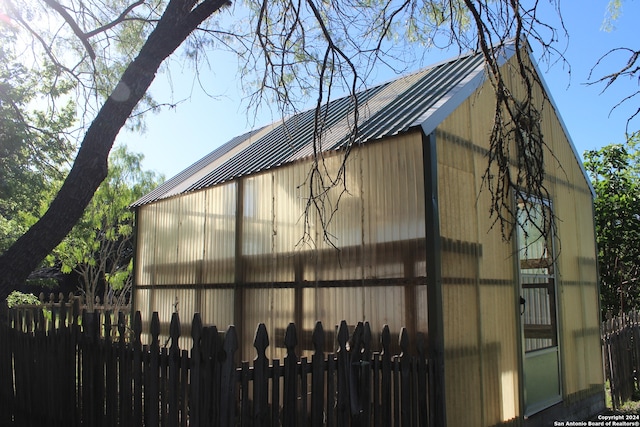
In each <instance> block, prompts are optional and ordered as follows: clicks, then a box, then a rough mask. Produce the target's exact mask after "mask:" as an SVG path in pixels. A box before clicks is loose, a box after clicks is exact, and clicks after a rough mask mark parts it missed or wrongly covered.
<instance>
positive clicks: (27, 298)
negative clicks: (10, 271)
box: [7, 291, 40, 308]
mask: <svg viewBox="0 0 640 427" xmlns="http://www.w3.org/2000/svg"><path fill="white" fill-rule="evenodd" d="M22 304H28V305H40V300H39V299H38V297H37V296H35V295H34V294H23V293H22V292H20V291H13V292H11V293H10V294H9V296H8V297H7V305H8V306H9V308H11V307H14V306H16V305H22Z"/></svg>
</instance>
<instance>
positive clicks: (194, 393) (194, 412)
mask: <svg viewBox="0 0 640 427" xmlns="http://www.w3.org/2000/svg"><path fill="white" fill-rule="evenodd" d="M201 337H202V318H201V317H200V313H195V314H194V315H193V320H192V321H191V343H192V346H191V365H190V366H189V369H190V375H191V383H190V386H191V389H190V390H189V395H190V397H191V399H190V400H189V403H190V405H189V409H190V411H191V412H190V414H189V416H190V418H189V419H190V421H191V425H193V426H195V427H200V422H201V418H200V411H201V408H202V402H201V399H200V398H198V396H200V381H201V375H202V371H201V369H202V354H201V353H202V349H201V347H200V339H201Z"/></svg>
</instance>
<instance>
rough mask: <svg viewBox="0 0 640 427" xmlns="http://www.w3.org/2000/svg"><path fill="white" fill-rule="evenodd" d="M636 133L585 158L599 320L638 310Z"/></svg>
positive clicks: (639, 144)
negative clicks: (597, 272) (598, 285)
mask: <svg viewBox="0 0 640 427" xmlns="http://www.w3.org/2000/svg"><path fill="white" fill-rule="evenodd" d="M639 148H640V133H635V134H634V135H632V136H631V137H630V138H629V139H628V141H627V142H626V143H625V144H611V145H607V146H605V147H603V148H601V149H599V150H591V151H587V152H585V153H584V158H585V168H586V170H587V172H588V174H589V176H590V178H591V182H592V184H593V187H594V189H595V192H596V198H595V201H594V208H595V220H596V239H597V242H598V262H599V266H600V282H601V302H602V312H603V316H604V315H605V314H606V313H607V312H608V311H610V312H612V313H613V314H617V313H622V312H625V311H628V310H630V309H632V308H640V287H639V286H638V276H639V273H640V150H639Z"/></svg>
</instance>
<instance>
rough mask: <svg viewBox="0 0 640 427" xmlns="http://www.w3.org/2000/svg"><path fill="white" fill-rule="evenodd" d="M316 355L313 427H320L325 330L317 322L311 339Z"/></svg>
mask: <svg viewBox="0 0 640 427" xmlns="http://www.w3.org/2000/svg"><path fill="white" fill-rule="evenodd" d="M311 340H312V342H313V348H314V353H313V356H311V366H312V368H311V425H312V427H320V426H322V423H323V418H324V413H323V412H324V405H323V404H322V403H323V400H324V399H323V393H324V372H325V369H324V341H325V338H324V329H323V328H322V323H321V322H319V321H318V322H316V326H315V327H314V328H313V335H312V338H311Z"/></svg>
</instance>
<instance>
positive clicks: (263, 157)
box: [132, 49, 513, 207]
mask: <svg viewBox="0 0 640 427" xmlns="http://www.w3.org/2000/svg"><path fill="white" fill-rule="evenodd" d="M512 53H513V50H512V49H506V53H505V55H506V56H505V60H506V59H508V58H506V57H510V56H511V54H512ZM483 80H484V60H483V57H482V55H481V54H478V53H470V54H467V55H463V56H460V57H457V58H454V59H452V60H448V61H443V62H440V63H438V64H436V65H432V66H430V67H428V68H426V69H423V70H420V71H418V72H416V73H413V74H410V75H407V76H404V77H401V78H398V79H396V80H393V81H390V82H387V83H383V84H380V85H378V86H375V87H372V88H370V89H367V90H364V91H362V92H360V93H358V94H357V99H358V105H359V110H358V112H359V116H358V121H359V122H358V134H357V142H358V143H366V142H367V141H371V140H376V139H380V138H384V137H386V136H391V135H395V134H398V133H402V132H406V131H408V130H409V129H411V128H414V127H417V126H422V128H423V130H424V131H425V133H430V132H431V131H433V130H435V128H436V126H437V125H438V124H439V123H440V122H441V121H442V120H443V119H444V118H446V117H447V116H448V115H449V114H451V113H452V112H453V110H454V109H455V108H457V107H458V106H459V105H460V104H461V103H462V102H463V101H464V100H465V99H466V98H467V97H468V96H469V95H470V94H471V93H472V92H473V91H474V90H475V89H477V88H478V87H479V86H480V85H481V84H482V82H483ZM353 109H354V100H353V98H351V97H349V96H346V97H343V98H340V99H336V100H333V101H331V102H330V103H329V104H328V105H325V106H324V107H323V109H322V114H323V117H324V121H323V132H322V138H321V143H322V150H323V151H330V150H340V149H342V148H345V146H346V144H348V143H349V141H350V136H351V126H350V123H351V122H352V121H353V114H352V113H353ZM315 117H316V110H315V108H313V109H310V110H307V111H304V112H301V113H299V114H296V115H294V116H292V117H290V118H288V119H285V120H283V121H279V122H276V123H273V124H271V125H269V126H265V127H263V128H261V129H258V130H255V131H251V132H248V133H245V134H244V135H240V136H238V137H236V138H233V139H232V140H231V141H229V142H227V143H226V144H224V145H222V146H221V147H220V148H218V149H216V150H214V151H213V152H212V153H210V154H209V155H207V156H205V157H204V158H203V159H201V160H199V161H198V162H196V163H194V164H193V165H192V166H190V167H189V168H187V169H185V170H184V171H183V172H181V173H180V174H178V175H176V176H175V177H173V178H171V179H169V180H168V181H166V182H165V183H164V184H162V185H160V186H159V187H158V188H156V189H155V190H153V191H152V192H151V193H149V194H147V195H146V196H144V197H142V198H141V199H139V200H138V201H136V202H135V203H134V204H132V207H137V206H141V205H144V204H147V203H151V202H154V201H156V200H160V199H164V198H168V197H171V196H174V195H177V194H181V193H187V192H190V191H194V190H199V189H202V188H206V187H210V186H213V185H217V184H220V183H223V182H225V181H229V180H232V179H234V178H238V177H240V176H245V175H249V174H252V173H256V172H259V171H263V170H267V169H271V168H274V167H277V166H280V165H283V164H285V163H289V162H293V161H295V160H299V159H302V158H305V157H309V156H311V155H312V154H313V152H314V131H315ZM316 142H317V141H316Z"/></svg>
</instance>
